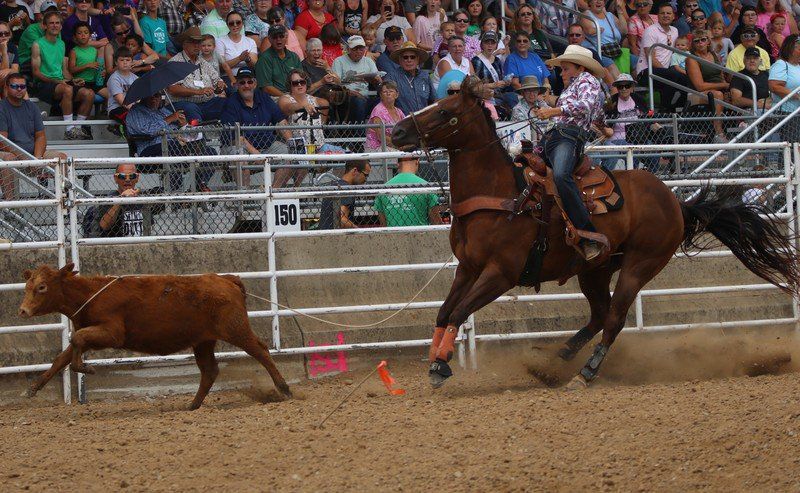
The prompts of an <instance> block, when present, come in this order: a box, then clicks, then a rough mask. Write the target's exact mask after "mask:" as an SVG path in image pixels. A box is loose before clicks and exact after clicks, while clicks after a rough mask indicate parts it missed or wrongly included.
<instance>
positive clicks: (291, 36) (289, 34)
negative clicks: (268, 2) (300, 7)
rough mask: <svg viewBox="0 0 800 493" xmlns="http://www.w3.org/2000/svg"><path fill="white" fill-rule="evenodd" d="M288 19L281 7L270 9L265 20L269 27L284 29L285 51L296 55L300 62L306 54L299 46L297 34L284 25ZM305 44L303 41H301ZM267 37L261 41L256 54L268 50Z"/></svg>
mask: <svg viewBox="0 0 800 493" xmlns="http://www.w3.org/2000/svg"><path fill="white" fill-rule="evenodd" d="M288 19H289V18H288V17H287V16H286V11H285V10H284V9H283V8H282V7H272V8H271V9H269V12H268V13H267V20H268V21H269V24H270V25H271V26H274V25H276V24H277V25H280V26H283V27H285V28H286V49H287V50H289V51H291V52H292V53H294V54H295V55H297V56H298V57H299V58H300V60H302V59H303V58H305V56H306V54H305V51H303V46H302V45H301V44H300V39H299V38H298V37H297V33H296V32H295V31H293V30H292V29H289V27H288V26H287V25H286V21H287V20H288ZM303 43H305V41H303ZM269 46H270V44H269V36H267V37H266V38H264V39H263V40H261V46H259V48H258V52H259V53H262V52H264V51H266V49H267V48H269Z"/></svg>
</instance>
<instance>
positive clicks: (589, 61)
mask: <svg viewBox="0 0 800 493" xmlns="http://www.w3.org/2000/svg"><path fill="white" fill-rule="evenodd" d="M561 62H572V63H574V64H575V65H580V66H581V67H584V68H585V69H586V70H588V71H589V72H591V73H592V74H594V76H595V77H599V78H602V77H603V74H604V73H605V70H604V69H603V66H602V65H600V63H598V61H597V60H595V59H594V57H592V52H591V51H589V49H587V48H584V47H583V46H580V45H569V46H567V49H566V50H564V53H563V54H562V55H561V56H558V57H556V58H553V59H550V60H547V61H546V62H545V63H546V64H547V66H548V67H552V66H557V67H560V66H561Z"/></svg>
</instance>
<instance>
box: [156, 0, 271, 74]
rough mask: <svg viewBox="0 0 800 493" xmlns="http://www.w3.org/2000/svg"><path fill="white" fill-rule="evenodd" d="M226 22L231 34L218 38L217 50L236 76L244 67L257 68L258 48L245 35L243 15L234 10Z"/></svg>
mask: <svg viewBox="0 0 800 493" xmlns="http://www.w3.org/2000/svg"><path fill="white" fill-rule="evenodd" d="M150 1H152V0H150ZM226 21H227V23H228V29H230V32H229V33H228V34H226V35H225V36H220V37H219V38H217V40H216V41H217V47H216V50H217V53H218V54H219V55H220V56H221V57H222V59H223V60H224V63H225V64H227V65H228V67H230V68H231V70H232V71H233V75H234V76H235V75H236V73H237V72H238V71H239V69H240V68H242V67H250V68H251V69H253V68H255V66H256V62H258V48H257V47H256V42H255V41H253V40H252V39H250V38H248V37H247V36H245V35H244V17H242V14H240V13H239V12H236V11H235V10H233V11H231V12H229V13H228V17H227V19H226Z"/></svg>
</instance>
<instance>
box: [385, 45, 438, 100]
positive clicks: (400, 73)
mask: <svg viewBox="0 0 800 493" xmlns="http://www.w3.org/2000/svg"><path fill="white" fill-rule="evenodd" d="M428 57H429V55H428V52H426V51H424V50H421V49H419V48H418V47H417V46H416V45H415V44H414V43H412V42H410V41H408V42H406V43H403V45H402V46H401V47H400V48H398V49H396V50H395V51H393V52H392V60H393V61H395V62H396V63H397V64H398V65H399V66H400V69H399V70H397V71H395V72H392V73H390V74H388V75H387V76H386V79H387V80H391V81H392V82H394V83H395V87H396V88H397V92H398V96H397V101H396V102H395V104H396V105H397V107H398V108H399V109H400V110H402V111H403V112H404V113H405V114H407V115H408V114H410V113H413V112H415V111H419V110H421V109H422V108H424V107H426V106H428V105H429V104H431V103H432V102H433V100H434V99H436V97H435V93H434V92H433V85H432V84H431V77H430V72H429V71H427V70H424V69H421V68H420V65H421V64H423V63H425V61H426V60H427V59H428Z"/></svg>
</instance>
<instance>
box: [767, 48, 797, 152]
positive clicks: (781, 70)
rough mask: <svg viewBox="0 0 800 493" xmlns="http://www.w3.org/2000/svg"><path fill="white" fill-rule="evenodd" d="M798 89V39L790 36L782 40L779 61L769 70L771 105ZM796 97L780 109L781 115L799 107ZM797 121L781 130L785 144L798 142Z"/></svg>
mask: <svg viewBox="0 0 800 493" xmlns="http://www.w3.org/2000/svg"><path fill="white" fill-rule="evenodd" d="M798 87H800V37H798V35H797V34H790V35H789V36H787V37H786V39H785V40H783V45H782V46H781V52H780V59H779V60H778V61H776V62H775V63H774V64H773V65H772V67H770V69H769V90H770V92H772V105H773V106H775V104H777V103H778V101H780V100H781V99H783V98H785V97H786V96H788V95H789V93H791V92H792V91H793V90H795V89H797V88H798ZM798 99H800V98H798V97H797V95H796V94H795V97H794V98H793V99H791V100H789V101H787V102H785V103H784V104H783V105H782V106H781V107H780V112H781V113H783V114H786V113H791V112H792V111H794V110H796V109H797V107H798V106H800V102H798ZM797 120H798V119H797V118H795V121H793V122H790V123H787V124H786V125H784V127H783V128H782V130H781V136H782V138H783V139H784V140H785V141H787V142H798V141H800V124H798V121H797Z"/></svg>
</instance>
